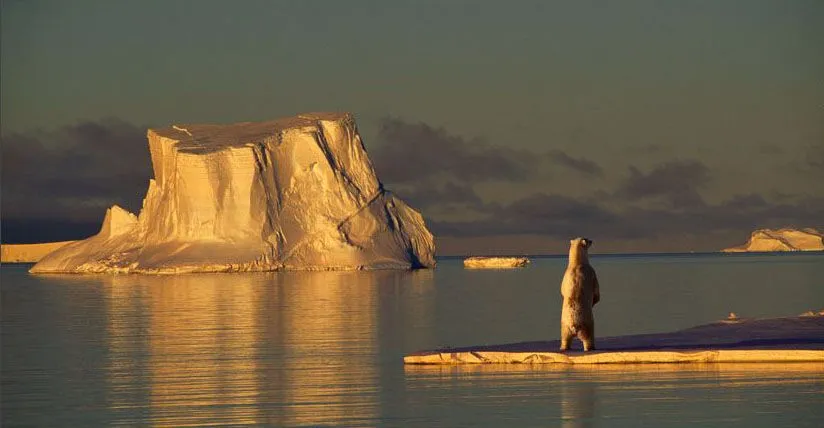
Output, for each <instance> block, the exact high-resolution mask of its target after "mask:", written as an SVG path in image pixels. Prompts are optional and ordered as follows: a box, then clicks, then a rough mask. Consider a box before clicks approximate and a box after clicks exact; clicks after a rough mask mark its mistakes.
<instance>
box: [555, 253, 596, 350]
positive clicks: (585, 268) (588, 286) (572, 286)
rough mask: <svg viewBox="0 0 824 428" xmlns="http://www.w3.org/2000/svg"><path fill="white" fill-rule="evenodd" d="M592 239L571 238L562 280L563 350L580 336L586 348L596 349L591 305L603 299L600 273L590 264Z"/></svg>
mask: <svg viewBox="0 0 824 428" xmlns="http://www.w3.org/2000/svg"><path fill="white" fill-rule="evenodd" d="M591 245H592V241H590V240H589V239H586V238H575V239H573V240H571V241H569V264H568V265H567V269H566V272H564V279H563V281H561V295H562V296H564V305H563V308H562V309H561V350H562V351H566V350H567V349H569V342H570V341H571V340H572V338H573V337H575V336H578V338H579V339H581V342H583V343H584V351H589V350H593V349H595V319H594V318H593V316H592V307H593V306H594V305H595V304H596V303H598V301H599V300H601V292H600V290H599V289H598V277H597V276H596V275H595V269H593V268H592V266H590V264H589V256H588V254H587V249H588V248H589V247H590V246H591Z"/></svg>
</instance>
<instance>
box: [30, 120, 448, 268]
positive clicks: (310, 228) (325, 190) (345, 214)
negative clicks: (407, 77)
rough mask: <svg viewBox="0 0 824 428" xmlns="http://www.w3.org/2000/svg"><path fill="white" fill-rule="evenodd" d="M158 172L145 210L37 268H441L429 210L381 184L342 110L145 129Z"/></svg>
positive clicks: (111, 218) (115, 213)
mask: <svg viewBox="0 0 824 428" xmlns="http://www.w3.org/2000/svg"><path fill="white" fill-rule="evenodd" d="M148 139H149V150H150V151H151V159H152V167H153V169H154V179H152V180H150V181H149V189H148V191H147V194H146V197H145V199H144V200H143V208H142V210H141V211H140V215H138V216H135V215H134V214H132V213H129V212H128V211H126V210H124V209H122V208H120V207H118V206H113V207H111V208H110V209H109V210H107V212H106V216H105V219H104V220H103V226H102V227H101V230H100V232H99V233H98V234H97V235H95V236H92V237H90V238H88V239H85V240H82V241H77V242H74V243H71V244H68V245H66V246H64V247H62V248H60V249H58V250H57V251H54V252H53V253H51V254H48V255H47V256H46V257H44V258H43V259H41V260H40V262H39V263H37V264H36V265H35V266H34V267H33V268H32V269H31V272H34V273H52V272H65V273H70V272H73V273H87V272H88V273H92V272H122V273H180V272H234V271H272V270H332V269H408V268H421V267H433V266H434V265H435V259H434V253H435V245H434V242H433V238H432V234H431V233H430V232H429V230H427V228H426V225H425V224H424V220H423V218H422V217H421V215H420V214H419V213H418V212H416V211H415V210H414V209H412V208H410V207H409V206H408V205H407V204H406V203H404V202H403V201H401V200H400V199H398V198H397V197H395V196H394V195H393V194H392V193H390V192H388V191H386V190H384V188H383V185H382V184H381V183H380V181H379V180H378V178H377V176H376V175H375V171H374V169H373V167H372V163H371V162H370V160H369V158H368V157H367V154H366V150H365V148H364V146H363V143H362V142H361V137H360V135H359V134H358V130H357V127H356V125H355V120H354V118H353V117H352V116H351V115H350V114H345V113H310V114H302V115H299V116H296V117H291V118H285V119H277V120H272V121H267V122H255V123H250V122H246V123H237V124H232V125H175V126H171V127H169V128H164V129H150V130H149V131H148Z"/></svg>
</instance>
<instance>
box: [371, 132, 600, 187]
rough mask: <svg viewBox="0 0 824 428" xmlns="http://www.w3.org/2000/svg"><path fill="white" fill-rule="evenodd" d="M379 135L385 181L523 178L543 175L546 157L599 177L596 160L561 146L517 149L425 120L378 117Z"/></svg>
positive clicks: (377, 157)
mask: <svg viewBox="0 0 824 428" xmlns="http://www.w3.org/2000/svg"><path fill="white" fill-rule="evenodd" d="M378 140H379V141H381V142H382V143H383V144H381V145H379V146H377V147H376V148H375V149H373V150H371V151H370V156H371V159H372V162H373V163H374V164H375V168H376V170H377V171H378V176H379V177H380V178H381V179H382V180H383V181H385V182H387V183H390V184H392V185H395V184H414V183H422V182H428V181H429V180H430V179H435V181H443V180H444V179H450V180H452V181H455V182H461V183H467V184H471V183H480V182H488V181H508V182H524V181H527V180H529V179H531V178H534V177H536V176H538V175H540V174H545V172H546V170H547V168H546V166H547V165H546V164H547V162H549V163H551V164H554V165H559V166H562V167H565V168H569V169H572V170H574V171H577V172H579V173H581V174H583V175H584V176H593V177H600V176H601V175H602V174H603V171H602V169H601V167H600V166H599V165H598V164H597V163H595V162H594V161H591V160H588V159H584V158H576V157H573V156H570V155H569V154H567V153H565V152H563V151H561V150H557V149H555V150H550V151H548V152H545V153H541V152H532V151H528V150H515V149H510V148H507V147H501V146H497V145H492V144H488V143H487V142H485V141H484V140H482V139H480V138H471V139H470V138H465V137H462V136H459V135H454V134H450V133H449V132H448V131H446V130H445V129H443V128H435V127H432V126H430V125H427V124H425V123H422V122H418V123H409V122H406V121H403V120H401V119H397V118H384V119H382V120H381V122H380V127H379V130H378Z"/></svg>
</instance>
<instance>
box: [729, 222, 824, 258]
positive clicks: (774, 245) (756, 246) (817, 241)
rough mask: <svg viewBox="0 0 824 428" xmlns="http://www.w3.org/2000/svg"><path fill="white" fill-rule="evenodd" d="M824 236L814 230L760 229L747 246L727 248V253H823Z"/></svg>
mask: <svg viewBox="0 0 824 428" xmlns="http://www.w3.org/2000/svg"><path fill="white" fill-rule="evenodd" d="M822 250H824V234H822V233H821V232H819V231H818V230H816V229H813V228H806V229H801V230H797V229H786V228H785V229H759V230H756V231H755V232H753V233H752V235H751V236H750V240H749V241H747V243H746V244H744V245H741V246H738V247H732V248H725V249H724V250H722V251H723V252H725V253H740V252H761V251H822Z"/></svg>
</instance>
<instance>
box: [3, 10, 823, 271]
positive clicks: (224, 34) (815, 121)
mask: <svg viewBox="0 0 824 428" xmlns="http://www.w3.org/2000/svg"><path fill="white" fill-rule="evenodd" d="M822 23H824V2H820V1H817V0H810V1H792V0H790V1H778V0H775V1H759V0H744V1H733V0H725V1H689V2H684V1H674V0H673V1H635V0H628V1H621V2H607V1H575V2H572V1H564V2H561V1H537V0H536V1H506V2H504V1H480V0H479V1H459V0H451V1H426V0H421V1H392V2H386V1H377V0H374V1H359V0H347V1H332V0H329V1H311V0H310V1H299V2H297V1H275V0H262V1H254V0H244V1H239V2H230V1H228V0H220V1H210V0H170V1H154V0H148V1H140V2H135V1H126V0H111V1H107V0H99V1H98V0H78V1H72V2H65V1H45V0H43V1H37V0H29V1H15V0H2V2H0V149H1V150H2V170H1V171H0V173H1V174H2V175H1V178H2V181H0V222H1V225H2V236H0V239H2V241H3V242H7V243H9V242H11V243H22V242H46V241H54V240H65V239H78V238H83V237H86V236H89V235H91V234H94V233H96V232H97V230H98V229H99V226H100V222H101V220H102V218H103V215H104V213H105V209H106V208H107V207H108V206H110V205H112V204H119V205H121V206H124V207H126V208H127V209H130V210H132V211H133V212H137V211H139V209H140V205H141V201H142V199H143V197H144V196H145V192H146V189H147V185H148V180H149V178H151V166H150V161H149V155H148V150H147V141H146V137H145V135H146V129H147V128H149V127H163V126H168V125H170V124H175V123H231V122H239V121H256V120H267V119H273V118H277V117H284V116H292V115H295V114H299V113H302V112H307V111H349V112H352V113H353V114H354V115H355V117H356V120H357V122H358V126H359V129H360V131H361V133H362V135H363V139H364V143H365V146H366V149H367V151H368V153H369V155H370V157H371V159H372V160H373V162H374V164H375V168H376V170H377V173H378V176H379V178H380V179H381V181H382V182H383V183H384V185H385V187H386V188H388V189H390V190H392V191H394V192H395V193H396V194H398V195H399V196H400V197H401V198H402V199H404V200H406V201H407V202H409V203H410V204H411V205H412V206H413V207H415V208H416V209H418V210H419V211H421V213H422V214H423V215H424V217H425V219H426V221H427V225H428V226H429V227H430V229H431V230H432V231H433V233H434V234H435V235H436V237H437V245H438V254H441V255H448V254H456V255H457V254H558V253H564V252H565V251H566V247H567V246H568V239H570V238H572V237H575V236H586V237H589V238H591V239H593V240H594V241H595V245H594V247H593V251H594V252H599V251H601V252H658V251H666V252H681V251H684V252H686V251H715V250H718V249H721V248H724V247H729V246H733V245H739V244H743V243H744V242H745V241H746V240H747V238H748V237H749V234H750V233H751V232H752V231H753V230H755V229H757V228H765V227H771V228H772V227H797V228H802V227H812V228H818V229H824V25H822Z"/></svg>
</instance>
